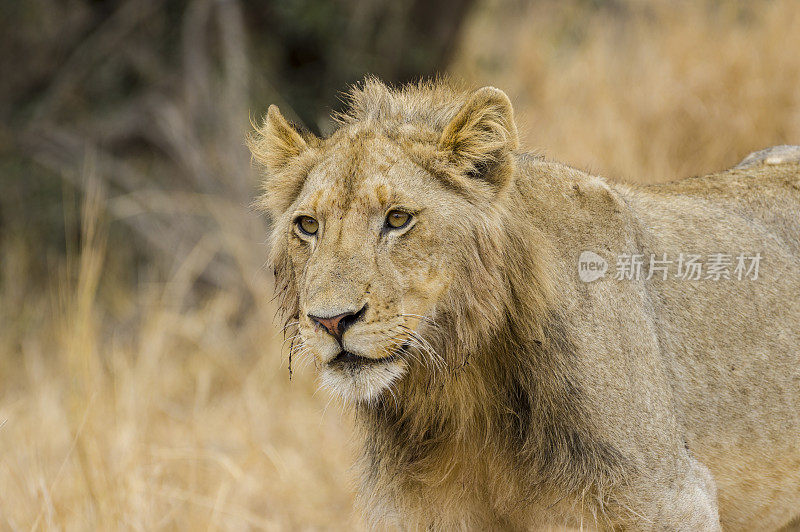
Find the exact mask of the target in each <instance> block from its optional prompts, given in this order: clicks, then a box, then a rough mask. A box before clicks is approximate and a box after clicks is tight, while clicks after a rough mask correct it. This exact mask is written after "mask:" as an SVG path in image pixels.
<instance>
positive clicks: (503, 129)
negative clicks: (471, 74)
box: [438, 87, 519, 187]
mask: <svg viewBox="0 0 800 532" xmlns="http://www.w3.org/2000/svg"><path fill="white" fill-rule="evenodd" d="M518 146H519V139H518V137H517V126H516V124H515V123H514V110H513V109H512V107H511V101H510V100H509V99H508V96H506V93H504V92H503V91H501V90H500V89H496V88H494V87H483V88H482V89H478V90H476V91H475V92H473V93H472V95H471V96H470V98H469V100H468V101H467V103H466V104H464V106H463V107H462V108H461V110H460V111H459V112H458V114H457V115H456V116H455V118H453V119H452V120H451V121H450V123H449V124H447V126H446V127H445V128H444V131H443V132H442V136H441V138H440V139H439V146H438V147H439V150H441V151H443V152H446V153H447V155H448V158H449V159H450V161H451V162H452V163H454V164H455V165H456V166H457V167H458V169H459V172H460V173H461V174H462V175H466V176H468V177H473V178H478V179H483V180H485V181H488V182H489V183H490V184H492V185H494V186H497V187H500V186H502V185H504V184H505V183H506V182H507V181H508V179H509V178H510V175H511V164H510V163H511V160H510V158H511V152H512V151H513V150H515V149H517V147H518Z"/></svg>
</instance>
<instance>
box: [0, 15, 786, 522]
mask: <svg viewBox="0 0 800 532" xmlns="http://www.w3.org/2000/svg"><path fill="white" fill-rule="evenodd" d="M586 4H587V3H586V2H561V3H556V2H537V5H535V6H530V7H525V6H524V5H522V4H520V3H513V5H514V6H515V7H513V8H511V7H508V6H510V5H511V4H505V3H502V2H500V1H499V0H497V1H494V2H488V3H486V4H484V5H482V6H481V7H480V8H478V9H476V10H475V12H474V13H473V14H472V16H471V18H470V19H469V20H468V21H467V25H466V29H465V32H464V35H463V39H462V42H461V45H460V47H459V49H458V50H457V52H456V57H455V59H454V62H453V66H452V68H451V72H450V73H451V74H452V75H453V76H455V77H459V78H464V79H466V80H467V81H468V82H469V83H471V84H475V85H482V84H491V85H495V86H497V87H500V88H503V89H505V90H507V92H508V93H509V95H510V96H511V98H512V100H513V101H514V103H515V106H516V110H517V114H518V117H519V121H520V130H521V133H522V138H523V143H524V144H525V146H527V147H528V148H529V149H532V150H538V151H541V152H544V153H545V154H546V155H547V156H548V157H552V158H556V159H559V160H562V161H564V162H567V163H569V164H572V165H574V166H578V167H581V168H586V169H589V170H592V171H594V172H597V173H600V174H603V175H608V176H612V177H614V178H619V179H625V180H631V181H638V182H649V181H660V180H665V179H669V178H677V177H683V176H687V175H693V174H699V173H703V172H709V171H714V170H720V169H723V168H726V167H728V166H731V165H733V164H735V163H736V162H737V161H739V160H740V159H741V158H743V157H744V156H745V155H747V154H748V153H749V152H751V151H755V150H757V149H760V148H763V147H765V146H769V145H773V144H781V143H794V144H800V52H798V50H800V32H799V31H797V28H798V27H800V4H798V3H797V2H796V1H794V0H786V1H776V2H770V3H762V2H752V3H745V2H716V1H715V2H705V3H704V2H697V3H695V2H692V3H688V2H670V3H667V2H656V3H645V2H638V1H631V2H625V3H621V4H617V5H619V6H622V7H619V8H613V7H612V8H604V9H600V10H591V9H589V10H587V9H586V8H585V5H586ZM582 6H583V7H582ZM244 134H245V132H244V131H242V137H244ZM87 172H88V170H87ZM89 177H91V176H89ZM89 177H87V179H88V178H89ZM204 201H205V202H204V205H207V206H208V208H209V209H211V208H213V207H214V198H205V200H204ZM82 203H83V207H82V208H81V210H80V211H79V212H74V213H72V212H67V213H65V216H66V217H67V219H68V222H70V224H71V225H72V226H74V227H80V231H81V234H82V238H81V241H82V244H81V246H80V248H79V249H74V250H68V255H67V256H68V259H67V260H66V261H63V260H56V259H53V258H52V257H50V258H48V257H43V256H41V255H40V254H39V253H38V251H37V247H36V245H35V243H32V242H29V241H27V240H26V239H25V238H24V237H22V236H16V235H13V234H6V235H4V237H3V240H2V243H1V245H2V248H0V267H1V268H2V271H1V272H0V275H2V277H1V279H2V280H1V281H0V379H2V384H1V385H0V529H6V528H8V529H11V530H39V529H47V530H50V529H65V530H115V529H133V530H161V529H180V530H217V529H220V530H247V529H259V530H260V529H266V530H309V529H312V530H313V529H333V530H348V529H357V528H360V527H361V526H362V525H361V522H360V519H359V516H358V512H357V510H356V509H354V508H353V495H352V494H353V484H354V482H353V475H352V472H351V471H350V469H349V467H350V464H351V463H352V459H353V455H354V452H355V447H354V445H353V442H351V441H350V439H349V436H350V434H351V420H350V418H349V417H348V416H347V414H346V413H343V412H342V411H341V409H340V408H339V407H338V405H337V404H336V402H335V401H333V402H332V403H331V404H330V408H327V405H328V403H329V399H330V397H329V395H328V394H327V393H326V392H325V391H324V390H317V388H316V384H315V381H314V375H313V368H312V367H310V365H308V366H306V367H302V364H300V363H297V361H296V363H295V368H294V369H295V371H294V375H293V378H292V380H291V381H290V380H289V378H288V372H287V367H286V366H287V364H286V360H285V354H286V349H283V350H282V349H281V342H282V337H281V334H280V331H279V329H278V328H277V327H276V326H275V325H274V322H273V315H274V312H275V308H274V305H273V304H272V303H271V301H270V300H271V295H272V284H271V277H270V275H269V273H268V269H267V268H261V267H260V266H261V265H262V264H263V262H264V260H265V259H266V252H265V248H264V245H263V242H262V241H263V239H262V241H259V240H258V239H253V238H251V237H249V236H247V235H243V234H236V230H235V229H230V228H229V229H227V230H225V231H222V230H221V231H218V232H215V233H214V234H212V235H209V237H208V239H207V240H204V241H203V242H202V245H198V246H197V247H196V248H195V249H194V250H193V251H192V253H190V254H189V255H188V258H187V259H185V260H184V261H183V263H181V264H177V265H175V267H174V268H173V269H172V270H171V273H170V275H169V277H168V278H167V279H163V278H160V277H158V276H156V275H155V274H154V275H153V276H152V278H150V277H148V275H147V273H146V272H145V273H144V274H142V276H140V277H139V278H138V279H137V280H135V282H131V280H130V275H128V274H126V272H125V267H124V266H125V265H124V264H123V265H121V264H119V261H118V260H116V256H117V253H116V252H115V251H116V250H117V249H119V246H125V245H126V243H125V242H115V241H113V240H111V239H109V238H108V235H109V228H110V227H113V224H115V223H117V221H116V220H115V218H114V215H113V214H110V212H109V210H108V209H107V208H106V200H105V194H104V191H103V187H101V186H100V185H99V184H96V185H93V186H90V187H88V192H87V193H86V194H85V198H84V199H83V202H82ZM32 208H35V206H32ZM241 209H242V211H244V212H246V211H247V206H241ZM223 242H224V245H225V246H231V242H235V243H236V245H235V247H236V249H239V250H240V253H241V255H240V257H241V261H240V262H239V263H238V264H239V267H240V268H241V270H242V278H243V279H246V280H247V283H246V286H244V287H238V288H237V289H236V290H214V291H211V292H210V293H208V294H206V295H205V296H204V297H202V298H198V297H196V295H193V293H192V291H191V290H190V288H191V287H192V285H193V282H194V279H195V277H196V275H197V272H199V271H201V270H202V269H203V267H204V265H205V264H206V263H207V262H208V261H209V260H211V259H210V257H211V256H212V255H213V250H215V249H218V247H222V246H223ZM45 260H47V261H48V263H47V267H48V269H49V271H50V272H51V275H50V281H49V282H48V283H47V284H46V285H45V286H41V284H35V285H34V284H33V282H32V281H30V280H29V279H28V276H27V272H28V271H29V265H30V264H33V263H34V262H36V261H45ZM242 292H245V293H246V295H247V297H246V299H247V305H246V309H247V310H246V312H244V313H242V312H241V309H242V308H243V303H242Z"/></svg>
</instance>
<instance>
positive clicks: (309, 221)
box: [295, 216, 319, 236]
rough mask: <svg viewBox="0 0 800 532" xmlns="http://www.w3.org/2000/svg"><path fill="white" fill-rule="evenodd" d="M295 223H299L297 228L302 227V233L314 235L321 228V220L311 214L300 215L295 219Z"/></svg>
mask: <svg viewBox="0 0 800 532" xmlns="http://www.w3.org/2000/svg"><path fill="white" fill-rule="evenodd" d="M295 224H297V228H298V229H300V232H301V233H303V234H305V235H308V236H314V235H315V234H317V230H318V229H319V222H318V221H316V220H315V219H314V218H312V217H311V216H300V217H299V218H297V220H295Z"/></svg>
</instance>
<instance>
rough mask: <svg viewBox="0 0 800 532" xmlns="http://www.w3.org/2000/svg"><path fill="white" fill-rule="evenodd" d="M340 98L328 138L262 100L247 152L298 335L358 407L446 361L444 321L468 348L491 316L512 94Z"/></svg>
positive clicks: (440, 90)
mask: <svg viewBox="0 0 800 532" xmlns="http://www.w3.org/2000/svg"><path fill="white" fill-rule="evenodd" d="M350 104H351V106H350V111H349V112H348V113H347V114H345V115H342V116H341V117H340V127H339V128H338V129H337V130H336V131H335V132H334V133H333V134H332V135H330V136H329V137H328V138H324V139H320V138H317V137H315V136H313V135H311V134H308V133H304V132H300V131H298V130H297V129H296V128H295V127H293V126H292V125H290V124H289V123H288V122H287V121H286V120H285V119H284V118H283V116H282V115H281V114H280V112H279V111H278V109H277V108H276V107H275V106H271V107H270V109H269V111H268V114H267V117H266V119H265V121H264V123H263V125H262V126H261V127H259V128H257V131H256V133H255V134H254V135H253V136H252V137H251V139H250V147H251V150H252V152H253V155H254V158H255V159H256V161H258V162H259V163H260V165H261V167H262V168H263V171H264V174H265V180H264V195H263V198H262V204H263V206H264V208H265V210H266V211H267V212H268V213H269V215H270V218H271V220H272V236H271V260H272V263H273V265H274V268H275V274H276V282H277V284H278V288H279V290H281V291H282V293H283V294H282V295H283V298H282V307H283V310H284V311H285V312H286V315H287V321H288V322H292V323H293V324H295V325H296V327H297V333H298V334H299V336H298V337H297V339H296V340H297V341H296V342H295V343H296V344H299V345H302V347H301V349H302V350H304V351H305V352H306V353H308V354H312V355H313V356H314V357H315V358H316V360H317V362H318V367H319V368H320V373H321V378H322V381H323V383H324V384H326V385H327V386H329V387H330V388H331V389H333V390H335V391H336V392H338V393H339V394H341V395H342V396H343V397H345V398H348V399H353V400H355V401H357V402H365V401H370V400H372V399H374V398H376V397H378V396H380V394H381V393H382V392H383V391H385V390H386V389H387V388H388V387H390V386H391V385H392V383H394V382H395V381H398V380H401V379H403V378H404V376H405V375H406V374H407V373H409V372H413V371H417V370H420V371H423V370H424V371H430V370H431V368H432V367H433V366H436V365H442V364H448V363H452V362H454V361H448V360H444V359H443V358H442V354H440V353H437V351H443V350H444V349H443V348H442V347H441V338H440V336H442V330H443V328H445V327H450V328H451V329H452V330H451V331H449V332H448V335H449V336H452V337H453V338H456V339H457V341H458V342H460V344H461V345H463V346H464V347H465V348H467V349H468V347H469V345H470V344H475V343H476V342H477V341H479V339H480V338H479V337H480V336H481V335H483V334H486V333H487V332H488V331H489V330H490V329H491V327H492V325H493V323H494V322H496V321H498V320H500V319H501V316H500V314H502V312H503V311H502V309H503V308H504V304H503V301H502V299H503V298H504V297H505V294H504V293H505V289H504V286H503V283H504V279H503V274H502V272H501V271H500V270H501V269H500V268H496V267H495V266H496V265H497V264H499V262H500V261H501V260H502V250H503V249H504V248H505V247H506V246H504V245H503V244H501V243H500V241H501V240H503V239H504V238H505V237H506V236H505V234H504V232H503V230H502V227H503V223H502V220H503V219H504V218H505V217H506V216H507V213H506V212H505V211H504V210H503V208H502V207H501V206H500V205H501V203H502V202H500V201H498V198H499V197H501V196H502V195H503V194H504V191H505V190H506V188H507V187H508V185H509V182H510V181H511V180H512V176H513V165H514V159H513V157H512V151H513V150H514V149H515V148H516V147H517V133H516V127H515V125H514V120H513V116H512V108H511V104H510V102H509V100H508V97H507V96H506V95H505V94H504V93H503V92H502V91H500V90H498V89H495V88H491V87H486V88H483V89H479V90H477V91H474V92H472V93H460V92H457V91H454V90H452V89H449V88H447V87H445V86H443V85H430V84H428V85H425V84H422V85H417V86H412V87H406V88H404V89H400V90H391V89H389V88H387V87H386V86H384V85H383V84H381V83H379V82H377V81H374V80H367V81H366V82H365V83H364V85H363V86H362V87H360V88H358V89H354V90H353V91H352V92H351V94H350ZM295 322H296V323H295ZM467 322H468V323H469V325H466V323H467ZM426 368H427V369H426Z"/></svg>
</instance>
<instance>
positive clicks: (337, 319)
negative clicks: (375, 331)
mask: <svg viewBox="0 0 800 532" xmlns="http://www.w3.org/2000/svg"><path fill="white" fill-rule="evenodd" d="M366 310H367V306H366V305H364V306H363V307H361V310H356V311H350V312H343V313H342V314H337V315H335V316H330V317H328V318H325V317H323V316H320V315H319V314H323V313H322V312H319V313H318V314H317V315H315V314H311V313H309V314H308V317H309V318H311V320H312V321H314V322H316V323H318V324H320V325H322V326H323V327H325V329H326V330H327V331H328V332H329V333H330V334H331V335H332V336H333V337H334V338H336V341H337V342H339V343H340V344H341V343H342V335H343V334H344V332H345V331H346V330H347V329H348V328H349V327H350V326H351V325H353V324H354V323H355V322H357V321H358V320H360V319H361V317H362V316H364V313H365V312H366Z"/></svg>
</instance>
